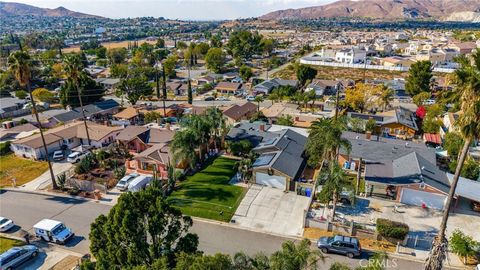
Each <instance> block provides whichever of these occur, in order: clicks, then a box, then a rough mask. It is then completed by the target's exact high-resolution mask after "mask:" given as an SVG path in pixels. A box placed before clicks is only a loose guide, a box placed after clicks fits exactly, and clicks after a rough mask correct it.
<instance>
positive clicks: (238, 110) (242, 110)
mask: <svg viewBox="0 0 480 270" xmlns="http://www.w3.org/2000/svg"><path fill="white" fill-rule="evenodd" d="M256 110H257V105H255V104H253V103H252V102H247V103H245V104H243V105H241V106H238V105H236V104H235V105H233V106H232V107H230V108H228V109H226V110H225V111H223V114H224V115H225V116H227V117H229V118H231V119H233V120H235V121H236V120H240V119H241V118H242V117H244V116H246V115H247V114H249V113H252V112H255V111H256Z"/></svg>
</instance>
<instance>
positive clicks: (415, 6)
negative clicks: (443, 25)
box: [260, 0, 480, 21]
mask: <svg viewBox="0 0 480 270" xmlns="http://www.w3.org/2000/svg"><path fill="white" fill-rule="evenodd" d="M472 13H473V14H472ZM463 14H464V15H465V16H462V15H463ZM479 15H480V0H340V1H337V2H334V3H331V4H327V5H322V6H315V7H307V8H300V9H286V10H278V11H274V12H270V13H268V14H265V15H263V16H261V17H260V19H264V20H274V19H318V18H335V17H364V18H374V19H385V20H387V19H417V18H418V19H425V18H431V19H437V20H446V19H448V20H452V19H455V20H457V21H472V20H475V19H477V17H478V16H479Z"/></svg>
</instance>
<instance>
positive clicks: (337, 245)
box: [332, 242, 342, 247]
mask: <svg viewBox="0 0 480 270" xmlns="http://www.w3.org/2000/svg"><path fill="white" fill-rule="evenodd" d="M341 246H342V243H340V242H333V243H332V247H341Z"/></svg>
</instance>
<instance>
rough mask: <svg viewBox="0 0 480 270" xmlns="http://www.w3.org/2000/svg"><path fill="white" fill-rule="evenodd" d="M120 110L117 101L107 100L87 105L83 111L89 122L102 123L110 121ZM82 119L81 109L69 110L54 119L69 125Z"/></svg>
mask: <svg viewBox="0 0 480 270" xmlns="http://www.w3.org/2000/svg"><path fill="white" fill-rule="evenodd" d="M119 108H120V104H118V102H117V101H115V100H113V99H107V100H104V101H99V102H95V103H93V104H88V105H85V106H83V111H84V112H85V117H86V118H87V119H88V120H91V121H102V120H108V119H109V117H110V116H111V115H113V114H115V113H117V112H118V110H119ZM82 118H83V115H82V109H81V107H77V108H73V109H67V111H66V112H64V113H61V114H57V115H55V116H54V119H55V120H56V121H57V122H58V123H68V122H71V121H74V120H78V119H82Z"/></svg>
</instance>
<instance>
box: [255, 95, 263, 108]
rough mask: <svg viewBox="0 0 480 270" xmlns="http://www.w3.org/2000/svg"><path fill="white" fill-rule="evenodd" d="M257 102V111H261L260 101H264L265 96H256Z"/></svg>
mask: <svg viewBox="0 0 480 270" xmlns="http://www.w3.org/2000/svg"><path fill="white" fill-rule="evenodd" d="M255 102H257V112H259V111H260V103H262V102H263V97H262V96H256V97H255Z"/></svg>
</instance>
